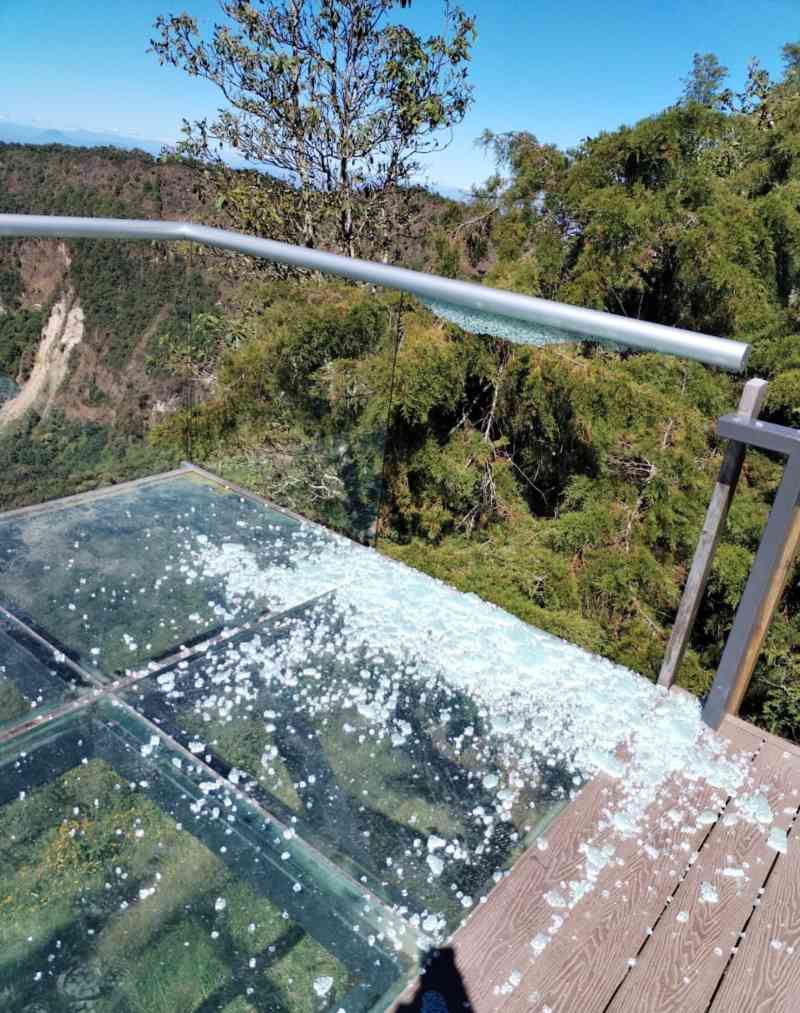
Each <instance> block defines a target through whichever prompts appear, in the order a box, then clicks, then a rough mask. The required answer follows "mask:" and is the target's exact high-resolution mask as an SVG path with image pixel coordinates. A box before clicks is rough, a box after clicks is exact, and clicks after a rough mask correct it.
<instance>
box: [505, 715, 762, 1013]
mask: <svg viewBox="0 0 800 1013" xmlns="http://www.w3.org/2000/svg"><path fill="white" fill-rule="evenodd" d="M748 743H749V740H748V739H747V738H745V737H744V736H740V735H738V734H737V735H735V736H734V738H733V741H732V742H731V751H738V750H745V751H747V749H748ZM724 803H725V799H724V797H721V796H720V793H719V792H718V791H717V789H715V788H713V787H711V786H710V785H707V784H706V783H705V782H704V781H694V782H690V781H688V780H686V779H685V778H684V777H683V776H682V775H676V776H675V777H674V778H672V779H671V780H670V781H669V782H667V784H666V785H665V786H664V788H663V789H662V791H661V792H660V793H659V796H658V798H657V799H656V801H655V802H654V803H653V804H652V806H651V807H650V809H649V811H648V813H647V814H646V816H645V821H644V823H645V825H646V828H647V829H646V830H644V831H643V832H642V833H641V835H639V836H637V838H635V839H629V840H626V841H622V842H621V843H619V844H618V845H617V848H616V852H615V855H614V860H613V862H612V863H610V864H609V865H608V866H607V867H606V869H604V870H603V872H602V873H601V875H600V877H599V878H598V881H597V884H596V885H595V889H594V891H593V892H592V893H591V894H590V895H589V897H588V898H587V899H586V901H585V902H584V904H583V908H582V910H579V912H578V917H577V919H576V918H573V919H572V921H571V922H570V924H569V925H568V926H565V927H564V928H562V930H561V931H560V932H559V933H558V934H557V935H556V936H555V938H554V940H553V942H552V943H551V945H550V946H548V947H547V948H546V949H545V950H544V951H543V952H542V953H541V954H540V955H539V956H537V957H535V958H534V959H533V960H531V961H529V969H528V971H527V972H526V973H525V975H524V976H523V978H522V981H521V983H520V985H519V987H518V988H517V989H516V990H515V993H514V995H513V996H512V997H511V998H510V999H509V1001H508V1004H507V1005H506V1006H505V1007H504V1008H503V1009H504V1013H526V1011H528V1010H530V1009H531V1008H536V1009H538V1008H540V1007H541V1008H546V1007H548V1006H549V1007H550V1008H551V1009H553V1010H557V1011H558V1013H589V1011H598V1013H599V1011H602V1010H604V1009H605V1007H606V1005H607V1004H608V1002H609V1000H610V999H611V998H612V996H613V995H614V992H615V991H616V989H617V988H618V987H619V985H620V983H621V982H622V981H623V980H624V979H625V976H626V974H627V973H628V971H629V963H628V962H629V960H631V959H634V958H636V956H637V954H638V953H639V951H640V949H641V948H642V946H643V945H644V944H645V942H646V940H647V939H648V930H649V929H651V927H652V926H653V925H654V924H656V922H657V921H658V918H659V916H660V915H661V912H662V911H663V909H664V906H665V903H666V899H667V898H668V897H669V896H670V895H671V894H672V893H673V891H674V890H675V888H676V887H677V885H678V883H679V882H680V880H681V877H682V876H684V875H685V873H686V870H687V868H688V866H689V862H690V856H691V855H692V853H693V852H694V850H695V849H696V848H698V847H699V846H700V845H701V844H702V842H703V840H704V839H705V837H706V836H707V835H708V832H709V827H708V825H707V824H705V823H703V822H701V821H699V820H698V819H697V817H698V816H699V815H700V814H701V813H702V812H704V811H705V810H708V809H711V810H713V811H719V810H720V808H721V807H722V806H723V805H724ZM645 845H646V847H647V850H645V847H644V846H645Z"/></svg>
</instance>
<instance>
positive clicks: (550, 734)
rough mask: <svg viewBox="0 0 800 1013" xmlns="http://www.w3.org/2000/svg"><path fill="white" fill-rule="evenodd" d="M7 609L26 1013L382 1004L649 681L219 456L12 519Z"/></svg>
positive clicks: (21, 987)
mask: <svg viewBox="0 0 800 1013" xmlns="http://www.w3.org/2000/svg"><path fill="white" fill-rule="evenodd" d="M0 607H2V612H0V615H2V616H3V620H2V621H3V624H4V625H3V626H2V627H0V768H1V769H0V1006H1V1008H2V1009H3V1010H6V1009H7V1010H9V1011H12V1013H16V1011H20V1013H22V1011H23V1010H24V1011H29V1010H34V1009H36V1010H38V1009H50V1008H53V1009H55V1008H59V1009H61V1008H64V1009H70V1010H71V1009H75V1010H81V1011H82V1013H89V1011H106V1010H108V1011H111V1010H114V1011H129V1010H130V1011H142V1013H154V1011H159V1013H160V1011H162V1010H163V1013H167V1011H172V1010H174V1009H181V1010H186V1011H187V1013H194V1011H197V1013H212V1011H217V1010H219V1011H222V1013H255V1011H261V1010H270V1011H271V1010H275V1011H278V1010H281V1011H283V1010H286V1011H294V1010H298V1011H300V1010H316V1011H324V1010H331V1011H334V1010H336V1011H339V1010H346V1011H347V1013H355V1011H359V1010H364V1011H366V1010H376V1011H377V1010H380V1009H384V1008H385V1007H386V1006H387V1004H388V1003H389V1002H390V1001H391V999H392V997H393V996H395V995H397V994H398V993H399V991H400V990H401V989H402V987H403V986H404V984H405V983H406V982H407V981H408V980H409V978H410V977H412V976H413V974H414V972H415V969H416V968H417V967H418V965H419V960H420V957H421V955H422V954H423V953H424V952H425V951H426V950H428V949H429V948H430V947H431V946H435V945H437V944H440V943H442V942H443V941H444V940H446V939H447V938H448V937H449V935H450V934H451V933H452V932H453V930H455V929H456V928H457V927H458V926H459V924H460V923H462V922H463V920H464V919H465V918H467V917H469V916H470V915H471V914H472V913H473V912H474V911H477V910H479V909H480V906H481V903H482V901H483V900H485V898H486V896H487V895H488V893H489V891H490V890H491V889H492V887H493V885H494V884H495V883H497V882H498V881H499V880H500V879H501V878H502V877H503V876H504V874H505V873H506V872H507V871H508V870H509V869H510V868H511V867H512V865H513V864H514V862H515V861H516V859H517V858H518V856H519V855H520V854H521V853H522V852H523V851H524V850H525V849H526V848H527V847H529V846H531V844H533V843H534V842H535V841H536V840H537V838H540V835H541V834H542V833H543V831H544V830H545V828H546V827H547V826H548V825H549V823H550V822H551V821H552V819H553V818H554V816H555V815H556V814H557V813H558V812H559V811H560V810H561V809H562V808H563V806H564V805H565V804H566V803H567V802H568V801H569V799H570V798H571V797H574V794H575V792H576V791H577V790H578V788H579V787H580V786H581V785H582V784H583V782H584V780H585V776H586V773H585V772H586V771H587V770H592V771H594V770H597V769H606V768H608V767H610V766H611V765H613V763H614V762H615V761H614V758H613V755H612V753H613V748H614V745H615V744H616V743H617V742H618V740H619V734H618V733H619V728H618V727H614V728H611V727H606V726H605V723H604V722H603V721H600V722H598V721H597V708H595V710H594V711H592V712H591V713H588V712H587V708H586V706H585V703H586V701H585V699H584V700H581V699H579V698H578V699H577V703H576V702H575V700H574V699H572V697H571V690H573V689H576V688H577V687H582V688H583V690H582V691H583V692H584V695H585V687H586V686H587V685H589V684H590V683H591V685H592V687H593V688H592V690H591V691H592V692H596V693H597V694H598V700H600V701H602V700H603V699H604V697H607V696H609V692H608V687H609V686H610V685H611V684H612V683H613V682H614V681H615V680H616V681H617V682H619V680H620V679H621V678H622V677H623V676H621V675H620V673H621V672H622V673H624V670H620V669H619V668H617V667H616V666H613V665H611V664H610V663H607V662H603V661H602V659H598V658H595V657H592V656H590V655H588V654H586V653H585V652H583V651H581V650H579V649H578V648H575V647H572V646H570V645H568V644H565V643H564V642H563V641H559V640H557V639H556V638H555V637H551V636H549V635H547V634H544V633H542V632H541V631H538V630H535V629H533V628H531V627H529V626H526V625H525V624H524V623H522V622H520V621H519V620H517V619H515V618H513V617H512V616H509V615H508V614H507V613H505V612H503V611H502V610H500V609H496V608H494V607H492V606H489V605H487V604H486V603H484V602H482V601H480V600H479V599H477V598H475V597H474V596H470V595H464V594H460V593H459V592H457V591H455V590H453V589H452V588H450V587H448V586H447V585H444V584H442V583H440V582H438V581H435V580H433V579H431V578H429V577H426V576H424V575H422V574H420V573H417V572H416V571H413V570H410V569H408V568H407V567H404V566H402V565H400V564H397V563H394V562H392V561H391V560H388V559H386V558H384V557H382V556H380V555H379V554H377V553H376V552H374V551H373V550H371V549H366V548H364V547H362V546H360V545H357V544H356V543H354V542H351V541H349V540H347V539H345V538H342V537H339V536H336V535H334V534H331V533H329V532H327V531H325V530H324V529H321V528H319V527H318V526H315V525H313V524H309V523H307V522H304V521H301V520H299V519H297V518H295V517H292V516H290V515H288V514H286V513H283V512H281V511H278V510H276V509H273V508H271V507H269V506H268V505H266V504H265V503H264V502H262V501H260V500H258V499H257V498H255V497H250V496H246V495H242V494H240V493H239V492H237V491H234V490H232V489H230V487H228V486H227V485H225V484H224V483H222V482H219V481H215V480H213V479H210V478H208V477H207V476H205V475H204V474H201V473H200V472H198V471H196V470H194V469H190V468H187V469H185V470H184V471H182V472H181V473H179V474H177V475H176V474H171V475H168V476H161V477H159V478H156V479H148V480H144V481H142V482H137V483H130V484H127V485H125V486H121V487H119V488H118V489H112V490H106V491H104V492H103V493H101V494H96V493H93V494H87V495H86V496H85V497H75V498H73V499H71V500H69V501H64V502H61V503H54V504H50V505H45V506H43V507H38V508H33V509H30V510H22V511H15V512H12V513H10V514H7V515H4V516H0ZM628 676H630V680H629V682H630V684H629V685H628V686H627V687H626V692H625V694H624V695H623V696H622V697H621V698H620V699H619V700H617V701H615V702H614V707H615V713H616V714H617V716H618V718H619V721H620V722H622V723H624V722H626V721H628V722H630V723H632V724H634V723H636V722H639V724H641V719H642V715H643V714H646V713H649V710H650V709H652V707H653V699H652V687H649V686H647V688H646V689H645V688H644V685H643V687H640V686H639V683H640V682H642V680H638V681H637V680H636V678H635V677H633V676H632V674H631V673H628ZM645 685H646V684H645ZM3 708H5V709H3ZM590 710H591V709H590ZM582 722H583V724H582ZM590 723H591V727H590ZM540 843H541V842H540ZM577 888H578V887H576V889H577Z"/></svg>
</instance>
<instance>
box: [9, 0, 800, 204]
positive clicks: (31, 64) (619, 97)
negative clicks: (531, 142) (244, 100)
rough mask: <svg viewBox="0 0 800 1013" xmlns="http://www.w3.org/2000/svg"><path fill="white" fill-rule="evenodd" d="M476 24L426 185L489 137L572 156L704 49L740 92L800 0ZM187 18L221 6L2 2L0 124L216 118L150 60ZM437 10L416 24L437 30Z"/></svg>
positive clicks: (635, 0) (466, 170)
mask: <svg viewBox="0 0 800 1013" xmlns="http://www.w3.org/2000/svg"><path fill="white" fill-rule="evenodd" d="M461 2H462V6H463V7H464V8H465V9H466V10H467V12H468V13H474V14H475V15H476V16H477V19H478V41H477V44H476V47H475V51H474V57H473V62H472V81H473V84H474V85H475V104H474V106H473V108H472V109H471V111H470V113H469V115H468V117H467V119H466V120H465V122H464V123H463V124H462V125H461V126H460V127H458V129H457V130H456V132H455V136H454V139H453V142H452V144H451V146H450V147H449V148H448V149H447V150H446V151H444V152H441V153H439V154H437V155H434V156H431V158H430V159H429V162H428V165H427V173H428V176H429V178H430V179H432V180H435V181H437V182H440V183H444V184H446V185H449V186H469V185H470V184H471V183H473V182H477V181H480V180H482V179H484V178H485V177H486V176H487V175H488V174H489V172H490V171H491V169H492V166H491V164H490V163H489V162H488V161H487V160H486V159H485V157H484V156H483V155H482V153H481V152H480V151H479V150H477V149H476V148H475V146H474V140H475V138H476V137H477V136H478V134H479V133H480V132H481V131H482V130H483V129H484V128H485V127H491V129H493V130H495V131H498V132H499V131H504V130H529V131H531V132H533V133H535V134H536V135H537V136H538V137H539V138H540V140H543V141H549V142H553V143H556V144H558V145H561V146H569V145H572V144H575V143H577V142H578V141H579V140H580V139H581V138H583V137H586V136H590V135H593V134H596V133H597V132H599V131H600V130H603V129H614V128H615V127H617V126H619V125H620V124H621V123H632V122H635V121H636V120H638V119H640V118H641V117H643V116H646V115H648V114H650V113H652V112H656V111H658V110H659V109H662V108H663V107H664V106H666V105H669V104H670V103H671V102H673V101H674V100H675V98H676V97H677V95H678V93H679V92H680V87H681V85H680V78H681V77H683V76H684V75H685V74H686V73H687V71H688V68H689V66H690V65H691V61H692V54H693V53H694V52H696V51H699V52H708V51H712V52H715V53H717V55H718V56H719V58H720V60H721V62H722V63H723V64H725V65H726V66H728V67H729V68H730V69H731V72H732V73H731V81H730V83H731V84H732V85H733V86H737V85H739V84H741V82H742V81H743V79H744V74H745V69H746V66H747V61H748V59H749V58H750V57H751V56H757V57H758V58H759V59H760V60H761V62H762V63H763V64H764V65H765V66H766V67H767V68H768V69H769V70H770V71H772V72H773V73H777V72H778V71H779V69H780V48H781V46H782V45H783V43H784V42H787V41H791V40H795V39H800V0H759V3H754V2H753V0H668V2H663V0H662V2H661V3H653V0H605V2H598V0H471V2H470V0H461ZM183 9H187V10H189V11H190V12H191V13H193V14H194V15H195V16H196V17H198V18H199V19H200V21H201V24H205V25H206V26H208V27H210V26H211V25H212V24H213V21H214V18H215V14H216V12H217V11H218V6H217V3H216V0H182V2H179V3H177V4H175V5H171V4H170V2H169V0H55V2H54V0H0V116H3V117H5V118H6V119H10V120H13V121H16V122H20V123H36V124H41V125H44V126H53V127H61V128H64V127H82V128H86V129H91V130H102V131H107V130H109V129H113V130H117V131H118V132H120V133H121V134H127V135H131V134H133V135H136V136H140V137H143V138H153V139H163V140H165V141H168V140H172V139H174V138H175V137H176V136H177V135H178V133H179V127H180V121H181V118H182V117H184V116H186V117H188V118H190V119H193V118H199V117H202V116H206V115H213V113H214V111H215V109H216V108H217V106H218V104H219V103H218V99H217V93H216V91H215V89H214V88H213V87H212V86H210V85H207V84H205V83H204V82H201V81H198V80H196V79H190V78H188V77H187V76H185V75H184V74H182V73H181V72H179V71H177V70H174V69H172V68H166V67H160V66H159V64H158V61H157V60H156V59H155V57H154V56H153V55H152V54H147V53H146V52H145V50H146V49H147V46H148V40H149V38H150V36H151V34H152V24H153V21H154V19H155V17H156V16H157V15H158V14H164V13H167V12H169V11H173V12H179V11H181V10H183ZM440 12H441V4H440V3H439V2H438V0H415V2H414V3H413V5H412V8H411V13H410V15H408V20H409V21H410V22H411V23H412V24H414V25H415V26H416V27H417V28H418V29H419V30H420V31H423V32H429V31H434V30H436V29H437V27H438V25H439V22H440V16H441V13H440Z"/></svg>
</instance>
